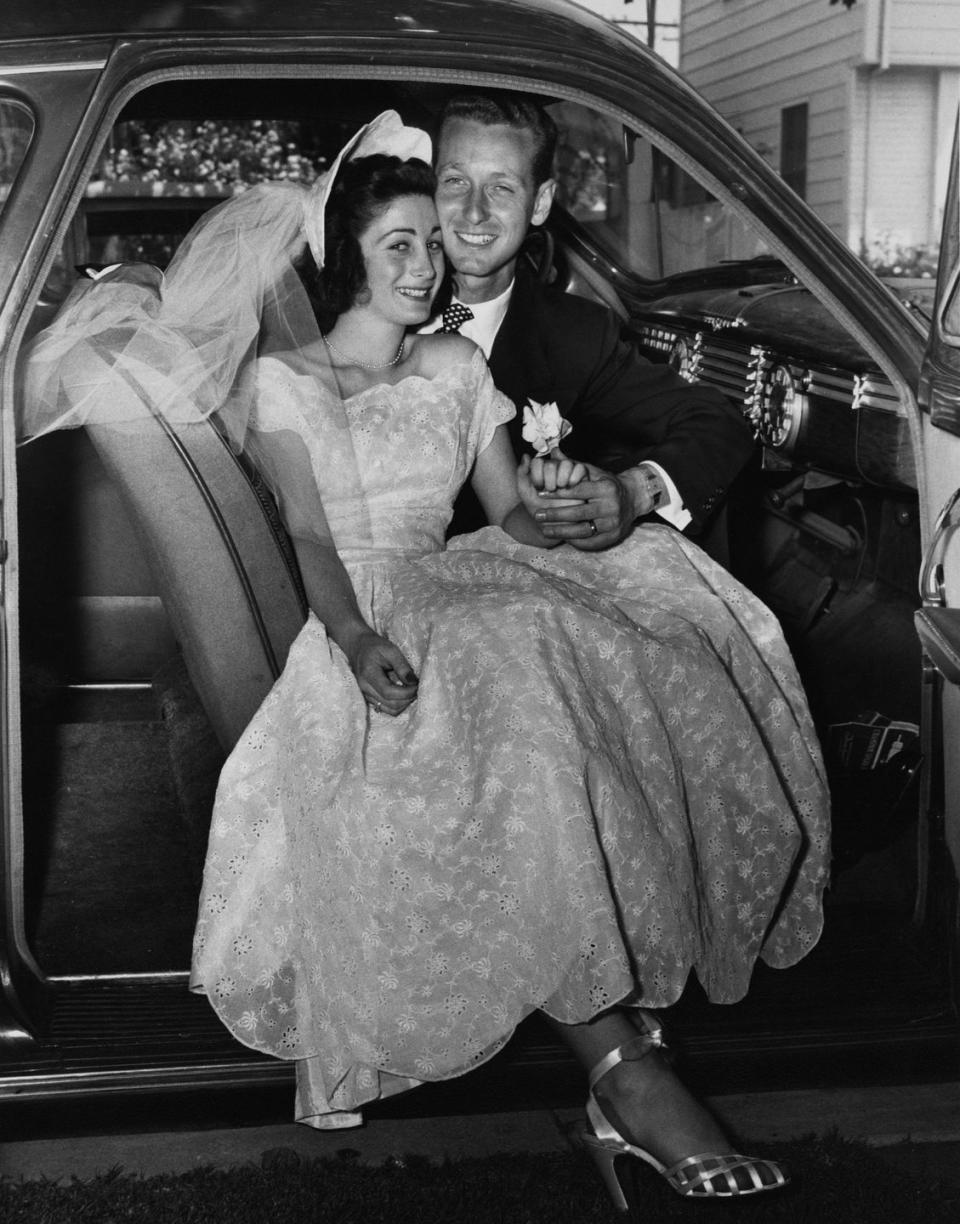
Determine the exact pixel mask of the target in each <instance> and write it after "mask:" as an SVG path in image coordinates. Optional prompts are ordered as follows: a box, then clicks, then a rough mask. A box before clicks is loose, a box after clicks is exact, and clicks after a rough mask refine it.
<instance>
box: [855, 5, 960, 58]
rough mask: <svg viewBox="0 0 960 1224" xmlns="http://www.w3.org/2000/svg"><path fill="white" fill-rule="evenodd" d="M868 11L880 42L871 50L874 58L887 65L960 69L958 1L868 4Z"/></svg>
mask: <svg viewBox="0 0 960 1224" xmlns="http://www.w3.org/2000/svg"><path fill="white" fill-rule="evenodd" d="M860 3H861V4H862V3H864V0H860ZM867 8H868V9H872V10H873V12H872V14H871V26H872V29H871V34H872V35H873V37H874V38H875V39H876V41H875V42H874V43H873V44H872V46H870V47H869V48H868V54H871V53H872V54H871V58H876V59H877V60H878V61H879V62H881V63H882V64H884V65H887V64H891V65H895V64H911V65H914V66H921V65H922V66H924V67H928V68H936V67H946V68H950V67H960V3H957V0H867Z"/></svg>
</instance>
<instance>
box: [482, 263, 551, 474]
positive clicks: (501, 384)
mask: <svg viewBox="0 0 960 1224" xmlns="http://www.w3.org/2000/svg"><path fill="white" fill-rule="evenodd" d="M541 316H542V311H541V309H540V301H539V299H538V297H537V294H536V286H535V285H534V284H532V283H531V281H530V278H529V277H528V276H527V275H526V274H525V273H524V271H523V269H522V268H518V269H517V277H516V281H515V283H514V286H513V292H512V293H511V295H510V305H509V306H508V307H507V313H506V315H505V316H504V320H503V322H502V323H501V325H500V330H499V331H498V332H497V337H496V339H495V340H494V342H493V348H492V350H491V352H490V372H491V374H492V375H493V381H494V382H495V383H496V385H497V387H498V388H499V389H500V390H501V391H502V392H503V393H504V395H507V396H509V397H510V399H512V400H513V402H514V404H516V406H517V415H516V417H515V418H514V419H513V420H512V421H511V422H510V424H509V427H508V428H509V431H510V436H511V438H512V439H513V445H514V450H516V451H517V453H518V454H519V453H520V452H521V451H523V450H527V449H529V448H528V447H527V446H526V444H525V443H524V442H523V440H522V436H521V429H522V427H523V420H522V418H523V408H524V405H525V404H526V403H527V401H528V400H530V399H535V400H537V401H538V402H540V403H542V402H545V401H547V400H550V399H552V398H553V394H552V385H553V381H552V373H551V370H550V367H549V364H548V362H547V359H546V354H545V353H544V350H543V345H542V341H541V336H542V317H541Z"/></svg>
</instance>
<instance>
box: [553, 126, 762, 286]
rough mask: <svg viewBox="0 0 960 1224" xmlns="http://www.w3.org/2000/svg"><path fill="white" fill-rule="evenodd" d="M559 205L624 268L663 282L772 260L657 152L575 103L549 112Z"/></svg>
mask: <svg viewBox="0 0 960 1224" xmlns="http://www.w3.org/2000/svg"><path fill="white" fill-rule="evenodd" d="M551 113H552V115H553V117H554V120H555V121H556V123H557V127H558V129H559V132H560V139H559V143H558V150H557V181H558V192H557V199H558V202H559V203H560V204H562V205H563V207H564V208H566V209H567V211H568V212H569V213H571V215H572V216H573V217H575V218H576V220H577V221H579V222H580V224H581V225H582V226H583V227H584V228H585V229H586V230H587V232H588V233H589V234H590V237H591V240H592V241H593V242H594V243H596V244H597V246H599V247H601V248H602V249H603V250H605V251H607V252H608V253H609V254H610V256H611V257H612V259H613V261H614V262H615V263H616V264H618V266H620V267H622V268H623V269H624V270H626V271H629V272H631V273H632V274H633V275H635V276H638V277H641V278H643V279H644V280H662V279H663V278H665V277H669V276H676V275H678V274H680V273H683V272H690V271H693V270H695V269H699V268H708V267H711V266H713V265H716V264H720V263H725V262H728V261H730V260H743V259H755V258H757V257H758V256H763V255H768V254H770V248H769V246H768V245H767V244H766V243H765V242H764V241H763V240H762V238H761V237H760V236H759V235H758V234H757V233H756V232H755V231H753V230H751V229H750V228H749V227H748V226H746V225H744V223H743V221H742V220H741V218H740V217H739V216H738V215H737V214H736V213H734V212H733V210H732V209H730V208H728V207H727V206H726V205H724V204H722V203H721V202H720V201H719V200H717V199H715V198H714V197H713V196H712V195H710V193H709V192H708V191H707V190H706V189H705V188H704V187H703V186H702V185H701V184H700V183H698V182H697V181H696V180H695V179H693V178H691V177H690V175H689V174H687V173H686V172H685V171H684V170H682V169H681V168H680V167H679V166H678V165H677V164H676V163H675V162H674V161H673V160H672V159H671V158H670V157H669V156H668V155H667V154H665V153H664V152H663V151H662V150H660V149H657V148H654V146H653V145H651V144H650V142H649V141H647V140H645V139H644V138H643V137H641V136H636V135H634V134H633V133H630V134H629V137H628V138H626V139H625V136H624V129H623V128H622V126H621V125H620V124H619V123H617V122H616V121H615V120H612V119H609V118H607V117H606V116H604V115H600V114H598V113H597V112H595V111H591V110H590V109H588V108H587V107H585V106H582V105H580V104H579V103H576V102H560V103H557V104H556V105H555V106H553V107H551Z"/></svg>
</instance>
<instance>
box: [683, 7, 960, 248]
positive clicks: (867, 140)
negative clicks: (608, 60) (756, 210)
mask: <svg viewBox="0 0 960 1224" xmlns="http://www.w3.org/2000/svg"><path fill="white" fill-rule="evenodd" d="M680 69H681V71H682V72H683V73H684V74H685V75H686V76H687V78H688V79H689V80H690V81H691V83H692V84H693V85H694V86H695V87H696V88H697V89H699V90H700V92H701V93H703V94H704V95H705V97H706V98H707V99H708V100H709V101H710V102H712V103H713V104H714V106H716V107H717V109H718V110H720V111H721V113H722V114H723V115H724V116H725V117H726V118H727V119H729V120H730V121H731V122H732V123H733V125H734V126H735V127H737V128H739V129H740V130H741V131H742V132H743V134H744V136H745V137H746V138H747V140H748V141H749V142H750V143H751V144H752V145H753V147H754V148H755V149H757V150H758V151H759V152H760V153H761V154H762V155H763V156H764V157H766V158H767V160H768V161H769V162H770V164H771V165H772V166H773V167H774V168H775V169H777V170H779V169H780V165H781V160H780V156H781V150H780V147H779V146H780V113H781V111H782V109H783V108H784V107H787V106H792V105H796V104H797V103H801V102H806V103H807V104H808V106H809V128H808V168H807V191H806V199H807V201H808V203H809V204H810V205H811V206H812V207H813V208H814V210H815V211H816V212H817V213H818V214H819V215H820V217H821V218H822V219H823V220H824V221H826V223H827V224H828V225H829V226H830V227H831V229H833V230H834V232H835V233H836V234H837V235H838V236H839V237H840V238H842V239H843V240H844V241H845V242H847V243H848V245H850V246H851V247H852V248H853V249H854V250H857V251H859V250H861V249H863V248H867V249H870V248H878V247H881V246H885V247H887V248H891V249H893V248H895V247H898V246H900V247H903V246H915V245H928V244H930V243H935V242H936V241H937V239H938V237H939V223H940V210H939V206H940V202H941V201H942V198H943V189H944V186H945V182H946V173H947V163H948V158H949V147H950V137H951V135H952V129H953V117H954V115H955V113H956V107H957V100H958V96H960V95H958V82H960V0H858V3H857V4H855V5H854V7H853V8H852V9H849V10H848V9H846V8H845V7H844V6H843V5H842V4H836V5H829V4H827V3H826V0H684V3H683V8H682V24H681V43H680Z"/></svg>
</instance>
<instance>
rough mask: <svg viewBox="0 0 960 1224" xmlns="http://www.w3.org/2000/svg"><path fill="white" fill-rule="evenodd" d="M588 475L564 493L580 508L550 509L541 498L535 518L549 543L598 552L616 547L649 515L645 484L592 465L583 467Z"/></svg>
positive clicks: (555, 507) (558, 507)
mask: <svg viewBox="0 0 960 1224" xmlns="http://www.w3.org/2000/svg"><path fill="white" fill-rule="evenodd" d="M583 466H584V467H585V468H586V471H587V475H586V477H585V478H584V479H583V480H581V481H580V482H579V483H578V484H576V485H573V486H572V487H568V488H566V489H564V490H563V495H564V496H565V497H567V498H571V497H576V498H579V499H581V500H580V504H579V505H574V506H570V505H568V506H551V505H550V497H549V496H548V495H544V496H543V497H542V499H541V501H542V505H541V506H540V507H539V508H538V509H537V511H536V513H535V514H534V518H535V519H536V521H537V524H538V526H539V527H540V530H541V531H542V532H543V534H544V535H545V536H548V537H549V538H550V539H555V540H556V539H560V540H564V541H565V542H566V543H567V544H572V545H573V547H574V548H581V549H584V550H585V551H588V552H597V551H600V550H601V549H604V548H611V547H612V546H613V545H614V544H619V543H620V541H621V540H622V539H624V538H625V537H626V536H628V535H629V534H630V532H631V530H632V529H633V524H634V522H635V521H636V519H637V518H638V517H640V516H641V515H643V514H647V513H649V512H650V510H651V509H652V508H653V507H652V500H651V504H649V505H648V504H643V505H640V504H639V503H640V502H641V501H644V496H643V494H644V492H645V487H646V486H645V482H644V481H642V480H641V481H639V482H634V481H632V480H631V479H630V475H631V473H629V472H625V473H623V474H622V475H614V474H613V473H612V472H605V471H603V469H602V468H597V467H594V466H593V465H592V464H589V463H588V464H584V465H583Z"/></svg>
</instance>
